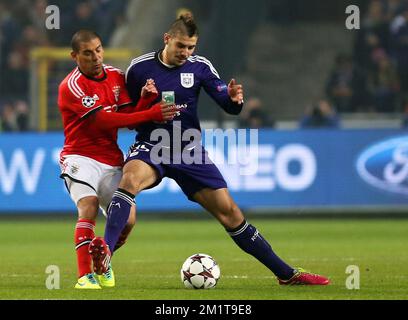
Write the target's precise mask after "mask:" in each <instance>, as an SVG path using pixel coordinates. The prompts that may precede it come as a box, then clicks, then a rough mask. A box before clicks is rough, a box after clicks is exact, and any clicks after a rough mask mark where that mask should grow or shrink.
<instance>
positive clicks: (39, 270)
mask: <svg viewBox="0 0 408 320" xmlns="http://www.w3.org/2000/svg"><path fill="white" fill-rule="evenodd" d="M250 220H251V221H250V222H251V223H252V224H254V225H255V226H257V227H258V229H259V230H260V232H261V234H262V235H263V236H264V237H265V238H266V239H268V240H269V242H270V243H271V245H272V247H273V248H274V250H275V252H276V253H277V254H278V255H279V256H281V257H282V258H283V259H285V260H286V261H287V262H288V263H289V264H291V265H293V266H302V267H303V268H306V269H307V270H311V271H313V272H316V273H321V274H324V275H327V276H328V277H330V279H331V281H332V283H331V285H329V286H325V287H313V286H307V287H305V286H293V287H287V286H279V285H278V284H277V282H276V279H275V277H274V276H273V274H272V273H271V272H270V271H269V270H268V269H267V268H266V267H264V266H263V265H262V264H260V263H259V262H258V261H257V260H255V259H254V258H253V257H251V256H249V255H247V254H246V253H244V252H242V251H241V250H240V249H239V248H238V247H237V246H236V245H235V244H234V243H233V241H232V240H231V239H230V238H229V237H228V235H227V234H226V233H225V231H224V230H223V228H222V227H221V226H220V225H219V224H218V223H217V222H216V221H214V220H192V221H187V220H176V221H170V220H143V219H141V220H140V221H138V225H137V226H136V228H135V230H134V232H133V234H132V235H131V237H130V239H129V241H128V243H127V244H126V245H125V246H124V247H122V248H121V249H120V250H119V251H118V252H117V253H116V254H115V256H114V259H113V267H114V271H115V273H116V283H117V286H116V287H115V288H111V289H103V290H92V291H89V290H75V289H74V288H73V286H74V284H75V282H76V260H75V253H74V249H73V243H72V242H73V229H74V224H75V220H74V218H72V219H61V220H56V219H50V220H48V221H40V220H33V219H30V220H27V219H7V220H5V219H3V220H0V234H1V238H2V240H1V242H0V249H1V250H0V256H1V262H0V283H1V285H0V299H98V300H100V299H136V300H178V299H197V300H198V299H208V300H218V299H222V300H236V299H240V300H241V299H242V300H254V299H256V300H274V299H278V300H282V299H289V300H295V299H296V300H297V299H302V300H303V299H316V300H317V299H319V300H321V299H404V300H405V299H407V298H408V275H407V273H406V272H405V271H404V270H406V268H407V265H408V255H407V249H408V247H407V242H406V239H407V238H406V237H407V235H408V220H407V219H398V220H386V219H367V220H365V219H362V220H357V219H349V220H344V219H302V220H294V219H289V220H281V219H277V220H276V219H250ZM103 228H104V221H103V220H99V221H98V226H97V230H96V231H97V234H99V235H102V234H103ZM198 252H202V253H207V254H210V255H212V256H213V257H214V258H215V259H216V260H217V262H218V264H219V265H220V267H221V279H220V281H219V283H218V285H217V287H216V288H215V289H212V290H188V289H185V288H184V287H183V285H182V283H181V281H180V275H179V270H180V267H181V265H182V263H183V261H184V260H185V258H187V257H188V256H190V255H191V254H193V253H198ZM49 265H56V266H58V267H59V270H60V289H59V290H57V289H54V290H48V289H47V288H46V285H45V283H46V279H47V276H49V275H48V274H47V273H46V268H47V266H49ZM348 265H357V266H358V267H359V270H360V289H359V290H348V289H347V288H346V285H345V283H346V279H347V277H348V276H349V274H347V273H346V268H347V266H348Z"/></svg>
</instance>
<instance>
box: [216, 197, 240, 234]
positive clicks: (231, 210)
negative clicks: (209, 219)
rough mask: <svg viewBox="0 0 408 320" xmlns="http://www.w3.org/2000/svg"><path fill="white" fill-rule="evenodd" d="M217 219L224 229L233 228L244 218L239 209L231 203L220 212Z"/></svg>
mask: <svg viewBox="0 0 408 320" xmlns="http://www.w3.org/2000/svg"><path fill="white" fill-rule="evenodd" d="M218 219H219V220H220V222H221V224H222V225H223V226H224V227H227V228H234V227H236V226H238V225H240V224H241V223H242V221H243V219H244V217H243V214H242V212H241V210H240V209H239V207H238V206H237V205H236V204H235V203H234V202H231V203H229V204H228V206H225V207H224V208H223V210H221V211H220V213H219V214H218Z"/></svg>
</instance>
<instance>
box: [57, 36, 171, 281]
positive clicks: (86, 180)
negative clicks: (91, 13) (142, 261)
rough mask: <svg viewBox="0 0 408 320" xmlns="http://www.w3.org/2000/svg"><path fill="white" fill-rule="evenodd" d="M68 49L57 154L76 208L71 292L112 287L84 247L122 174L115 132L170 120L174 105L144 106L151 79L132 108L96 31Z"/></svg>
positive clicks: (151, 91) (150, 92)
mask: <svg viewBox="0 0 408 320" xmlns="http://www.w3.org/2000/svg"><path fill="white" fill-rule="evenodd" d="M71 46H72V52H71V56H72V58H73V60H74V61H75V62H76V64H77V67H76V68H75V69H74V70H73V71H72V72H71V73H70V74H69V75H68V76H67V77H66V78H65V79H64V80H63V81H62V82H61V84H60V86H59V92H58V107H59V109H60V111H61V115H62V120H63V125H64V134H65V143H64V147H63V149H62V152H61V155H60V166H61V178H63V179H64V181H65V185H66V187H67V189H68V191H69V194H70V196H71V198H72V200H73V201H74V203H75V204H76V206H77V208H78V221H77V223H76V227H75V238H74V241H75V249H76V254H77V263H78V282H77V283H76V285H75V288H78V289H100V288H101V286H106V287H112V286H114V284H115V281H114V275H113V271H112V268H109V270H107V272H105V273H104V274H102V275H100V276H98V280H99V282H98V281H97V279H96V278H95V275H94V273H93V272H92V266H91V263H92V259H91V256H90V254H89V252H88V245H89V243H90V242H91V240H92V239H93V238H94V236H95V234H94V228H95V220H96V217H97V214H98V211H99V208H101V209H102V210H101V211H102V212H103V213H105V212H107V206H108V205H109V203H110V201H111V198H112V196H113V193H114V192H115V190H116V189H117V187H118V184H119V181H120V179H121V176H122V166H123V153H122V151H121V150H120V148H119V146H118V144H117V132H118V128H122V127H129V126H137V125H139V124H141V123H144V122H148V121H166V120H172V119H173V117H174V114H175V110H174V106H171V105H166V104H165V103H162V102H160V103H157V104H155V105H153V106H152V107H151V108H147V107H148V106H150V104H151V103H152V101H153V100H154V99H156V97H157V90H156V87H155V85H154V81H153V80H150V79H149V80H147V82H146V85H145V86H144V87H143V88H142V90H141V99H140V100H139V101H138V104H137V105H136V107H135V106H132V100H131V99H130V97H129V95H128V93H127V90H126V87H125V79H124V73H123V72H122V71H121V70H119V69H117V68H114V67H112V66H108V65H105V64H103V55H104V50H103V47H102V41H101V38H100V37H99V36H98V35H97V34H96V33H95V32H93V31H89V30H80V31H78V32H77V33H75V34H74V36H73V38H72V41H71ZM138 110H144V111H138ZM135 111H137V112H135ZM132 211H133V213H132V214H131V215H130V216H129V220H128V222H127V225H126V226H125V228H124V229H123V230H122V234H121V239H120V240H119V242H118V246H117V247H119V246H120V245H122V244H123V243H124V242H125V240H126V237H127V235H128V234H129V232H130V230H131V229H132V226H133V225H134V223H135V213H134V209H133V210H132ZM117 247H116V248H117Z"/></svg>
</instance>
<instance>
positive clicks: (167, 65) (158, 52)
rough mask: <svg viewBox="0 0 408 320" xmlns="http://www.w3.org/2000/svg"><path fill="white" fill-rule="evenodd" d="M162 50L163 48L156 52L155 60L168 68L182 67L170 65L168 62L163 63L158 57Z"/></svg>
mask: <svg viewBox="0 0 408 320" xmlns="http://www.w3.org/2000/svg"><path fill="white" fill-rule="evenodd" d="M162 52H163V49H161V50H159V51H157V52H156V59H157V61H159V63H160V65H162V66H163V67H165V68H166V69H170V70H173V69H177V68H180V67H182V66H172V65H170V64H166V63H164V62H163V60H162V59H161V58H160V55H161V53H162Z"/></svg>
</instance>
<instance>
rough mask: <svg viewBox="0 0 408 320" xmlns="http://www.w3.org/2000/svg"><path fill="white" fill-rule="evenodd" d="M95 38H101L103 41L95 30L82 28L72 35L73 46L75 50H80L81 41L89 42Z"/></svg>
mask: <svg viewBox="0 0 408 320" xmlns="http://www.w3.org/2000/svg"><path fill="white" fill-rule="evenodd" d="M93 39H99V40H100V41H101V43H102V39H101V37H100V36H99V34H97V33H96V32H95V31H92V30H86V29H82V30H79V31H77V32H75V34H74V35H73V36H72V39H71V48H72V50H73V51H74V52H79V44H80V43H81V42H88V41H91V40H93Z"/></svg>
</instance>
